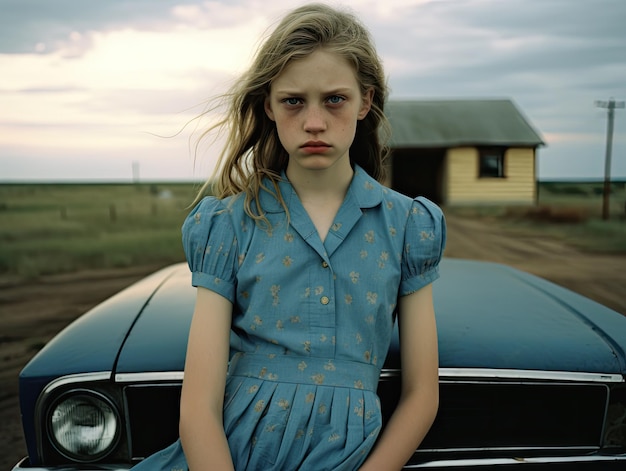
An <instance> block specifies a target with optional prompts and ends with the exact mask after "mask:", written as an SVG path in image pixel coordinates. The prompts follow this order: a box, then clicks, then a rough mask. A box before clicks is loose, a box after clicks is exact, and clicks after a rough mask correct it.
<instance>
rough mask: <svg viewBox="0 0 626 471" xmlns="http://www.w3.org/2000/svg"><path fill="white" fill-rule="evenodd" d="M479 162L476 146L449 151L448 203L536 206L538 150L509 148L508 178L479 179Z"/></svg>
mask: <svg viewBox="0 0 626 471" xmlns="http://www.w3.org/2000/svg"><path fill="white" fill-rule="evenodd" d="M478 159H479V153H478V149H476V148H475V147H460V148H452V149H449V150H448V153H447V159H446V160H447V165H446V173H447V177H448V178H447V183H448V184H447V188H446V195H445V202H446V204H448V205H462V204H502V203H507V204H534V203H535V201H536V189H537V187H536V179H535V151H534V149H532V148H509V149H508V150H507V151H506V153H505V156H504V175H505V178H479V176H478Z"/></svg>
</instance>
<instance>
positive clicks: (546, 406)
mask: <svg viewBox="0 0 626 471" xmlns="http://www.w3.org/2000/svg"><path fill="white" fill-rule="evenodd" d="M441 272H442V276H441V280H440V281H438V282H437V283H435V285H434V291H435V308H436V313H437V322H438V329H439V361H440V407H439V413H438V416H437V419H436V421H435V424H434V425H433V427H432V429H431V431H430V432H429V434H428V436H427V437H426V439H425V440H424V442H423V443H422V445H421V446H420V448H419V449H418V450H416V452H415V454H414V455H413V457H412V459H411V461H410V462H409V463H407V465H406V469H421V468H443V469H461V468H463V469H466V468H467V469H483V468H492V467H493V468H496V467H497V468H509V467H510V466H514V465H520V464H524V465H528V466H529V467H530V468H529V469H539V468H549V469H568V470H569V469H626V383H625V378H626V353H625V350H626V317H624V316H622V315H621V314H619V313H617V312H615V311H612V310H610V309H608V308H606V307H603V306H601V305H599V304H597V303H595V302H593V301H591V300H589V299H587V298H585V297H582V296H580V295H577V294H575V293H573V292H571V291H568V290H566V289H563V288H561V287H559V286H556V285H554V284H552V283H550V282H547V281H545V280H542V279H540V278H537V277H535V276H532V275H528V274H525V273H523V272H520V271H518V270H515V269H512V268H509V267H506V266H503V265H498V264H491V263H485V262H473V261H464V260H444V262H443V263H442V267H441ZM190 278H191V277H190V273H189V270H188V268H187V266H186V265H184V264H180V265H173V266H171V267H168V268H165V269H163V270H161V271H159V272H157V273H154V274H153V275H151V276H149V277H147V278H145V279H144V280H142V281H140V282H138V283H136V284H134V285H133V286H131V287H129V288H128V289H126V290H124V291H122V292H121V293H119V294H117V295H115V296H113V297H112V298H110V299H109V300H107V301H105V302H103V303H102V304H100V305H99V306H97V307H96V308H94V309H93V310H91V311H90V312H88V313H86V314H85V315H83V316H82V317H80V318H79V319H78V320H76V321H75V322H74V323H73V324H71V325H70V326H69V327H67V328H66V329H65V330H64V331H63V332H61V333H60V334H59V335H57V336H56V337H55V338H54V339H53V340H52V341H50V342H49V343H48V345H46V347H45V348H44V349H43V350H41V352H39V353H38V354H37V355H36V356H35V357H34V358H33V359H32V360H31V361H30V363H29V364H28V365H27V366H26V367H25V368H24V370H23V371H22V373H21V375H20V402H21V409H22V418H23V426H24V436H25V438H26V444H27V448H28V457H26V458H24V460H22V461H21V462H20V463H19V464H17V465H16V467H15V468H14V470H21V469H31V470H33V469H34V470H37V469H40V470H52V469H56V470H79V469H80V470H104V469H106V470H127V469H130V468H131V467H132V466H133V464H136V463H137V462H139V461H140V460H141V459H142V458H144V457H146V456H148V455H149V454H151V453H152V452H154V451H156V450H159V449H161V448H163V447H165V446H167V445H168V444H170V443H172V442H173V441H175V440H176V439H177V437H178V406H179V397H180V386H181V381H182V378H183V365H184V359H185V351H186V342H187V331H188V329H189V324H190V321H191V316H192V311H193V303H194V300H195V294H194V293H195V291H194V289H193V288H192V287H191V284H190ZM399 373H400V364H399V353H398V344H397V341H396V342H395V343H394V344H392V346H391V349H390V351H389V354H388V357H387V360H386V363H385V367H384V368H383V370H382V373H381V381H380V386H379V395H380V397H381V401H382V404H383V411H384V412H385V414H386V415H387V416H388V415H389V414H390V412H391V411H392V410H393V408H394V405H395V403H396V400H397V397H398V394H399V389H400V376H399ZM524 469H526V468H524Z"/></svg>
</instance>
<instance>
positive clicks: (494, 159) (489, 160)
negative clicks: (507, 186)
mask: <svg viewBox="0 0 626 471" xmlns="http://www.w3.org/2000/svg"><path fill="white" fill-rule="evenodd" d="M504 151H505V149H504V148H499V147H495V148H488V149H480V155H479V169H478V176H479V177H480V178H504V176H505V175H504Z"/></svg>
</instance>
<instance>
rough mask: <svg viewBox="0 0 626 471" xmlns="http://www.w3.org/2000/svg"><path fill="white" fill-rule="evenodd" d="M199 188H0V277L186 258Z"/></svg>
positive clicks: (113, 185)
mask: <svg viewBox="0 0 626 471" xmlns="http://www.w3.org/2000/svg"><path fill="white" fill-rule="evenodd" d="M196 190H197V187H196V186H195V185H192V184H158V185H157V184H139V185H131V184H128V185H124V184H93V185H90V184H85V185H82V184H80V185H79V184H49V185H48V184H45V185H44V184H38V185H35V184H29V185H26V184H25V185H7V184H5V185H0V274H2V275H15V276H18V277H20V278H33V277H37V276H39V275H44V274H52V273H62V272H71V271H76V270H80V269H88V268H113V267H127V266H131V265H135V264H146V265H147V264H160V263H163V264H165V263H169V262H176V261H182V260H184V255H183V251H182V247H181V235H180V227H181V224H182V222H183V220H184V218H185V216H186V214H187V212H188V211H189V208H188V206H189V205H190V203H191V202H192V201H193V198H194V196H195V191H196Z"/></svg>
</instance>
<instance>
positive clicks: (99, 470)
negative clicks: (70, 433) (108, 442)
mask: <svg viewBox="0 0 626 471" xmlns="http://www.w3.org/2000/svg"><path fill="white" fill-rule="evenodd" d="M129 469H130V467H129V466H128V465H99V464H90V465H87V466H85V465H80V466H79V467H77V466H74V465H69V466H67V465H63V466H49V467H47V468H46V467H38V466H30V465H29V464H28V458H24V459H22V460H21V461H20V462H19V463H17V464H16V465H15V466H14V467H13V470H12V471H20V470H22V471H23V470H28V471H128V470H129Z"/></svg>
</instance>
